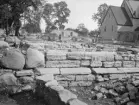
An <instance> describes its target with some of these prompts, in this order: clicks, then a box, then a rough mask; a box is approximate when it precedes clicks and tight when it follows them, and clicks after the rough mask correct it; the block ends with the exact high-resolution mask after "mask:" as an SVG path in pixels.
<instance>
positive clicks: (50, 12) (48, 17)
mask: <svg viewBox="0 0 139 105" xmlns="http://www.w3.org/2000/svg"><path fill="white" fill-rule="evenodd" d="M43 18H44V20H45V22H46V24H47V27H46V30H45V32H46V33H49V32H50V31H51V30H52V29H53V28H54V27H55V26H54V23H53V20H54V18H55V11H54V7H53V5H52V4H50V3H47V4H46V5H45V6H44V10H43Z"/></svg>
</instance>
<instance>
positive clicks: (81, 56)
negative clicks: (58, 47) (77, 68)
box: [67, 52, 85, 60]
mask: <svg viewBox="0 0 139 105" xmlns="http://www.w3.org/2000/svg"><path fill="white" fill-rule="evenodd" d="M84 56H85V53H84V52H68V53H67V59H77V60H80V59H84Z"/></svg>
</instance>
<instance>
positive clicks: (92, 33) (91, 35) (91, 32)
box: [89, 29, 100, 37]
mask: <svg viewBox="0 0 139 105" xmlns="http://www.w3.org/2000/svg"><path fill="white" fill-rule="evenodd" d="M99 35H100V31H99V30H97V29H95V30H93V31H90V32H89V36H90V37H98V36H99Z"/></svg>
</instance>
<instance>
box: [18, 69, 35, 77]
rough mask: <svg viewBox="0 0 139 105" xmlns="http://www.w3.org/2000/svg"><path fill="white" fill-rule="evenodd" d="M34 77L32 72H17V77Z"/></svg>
mask: <svg viewBox="0 0 139 105" xmlns="http://www.w3.org/2000/svg"><path fill="white" fill-rule="evenodd" d="M32 75H34V73H33V71H32V70H22V71H17V72H16V76H19V77H22V76H32Z"/></svg>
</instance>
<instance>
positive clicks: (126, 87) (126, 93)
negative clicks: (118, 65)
mask: <svg viewBox="0 0 139 105" xmlns="http://www.w3.org/2000/svg"><path fill="white" fill-rule="evenodd" d="M98 81H99V79H98ZM91 93H92V97H91V98H92V100H95V99H97V100H100V99H112V100H113V101H114V102H115V103H116V105H137V102H138V99H139V78H137V77H134V76H133V77H131V78H124V79H115V80H109V81H103V82H99V83H95V85H94V88H93V89H92V91H91Z"/></svg>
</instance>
